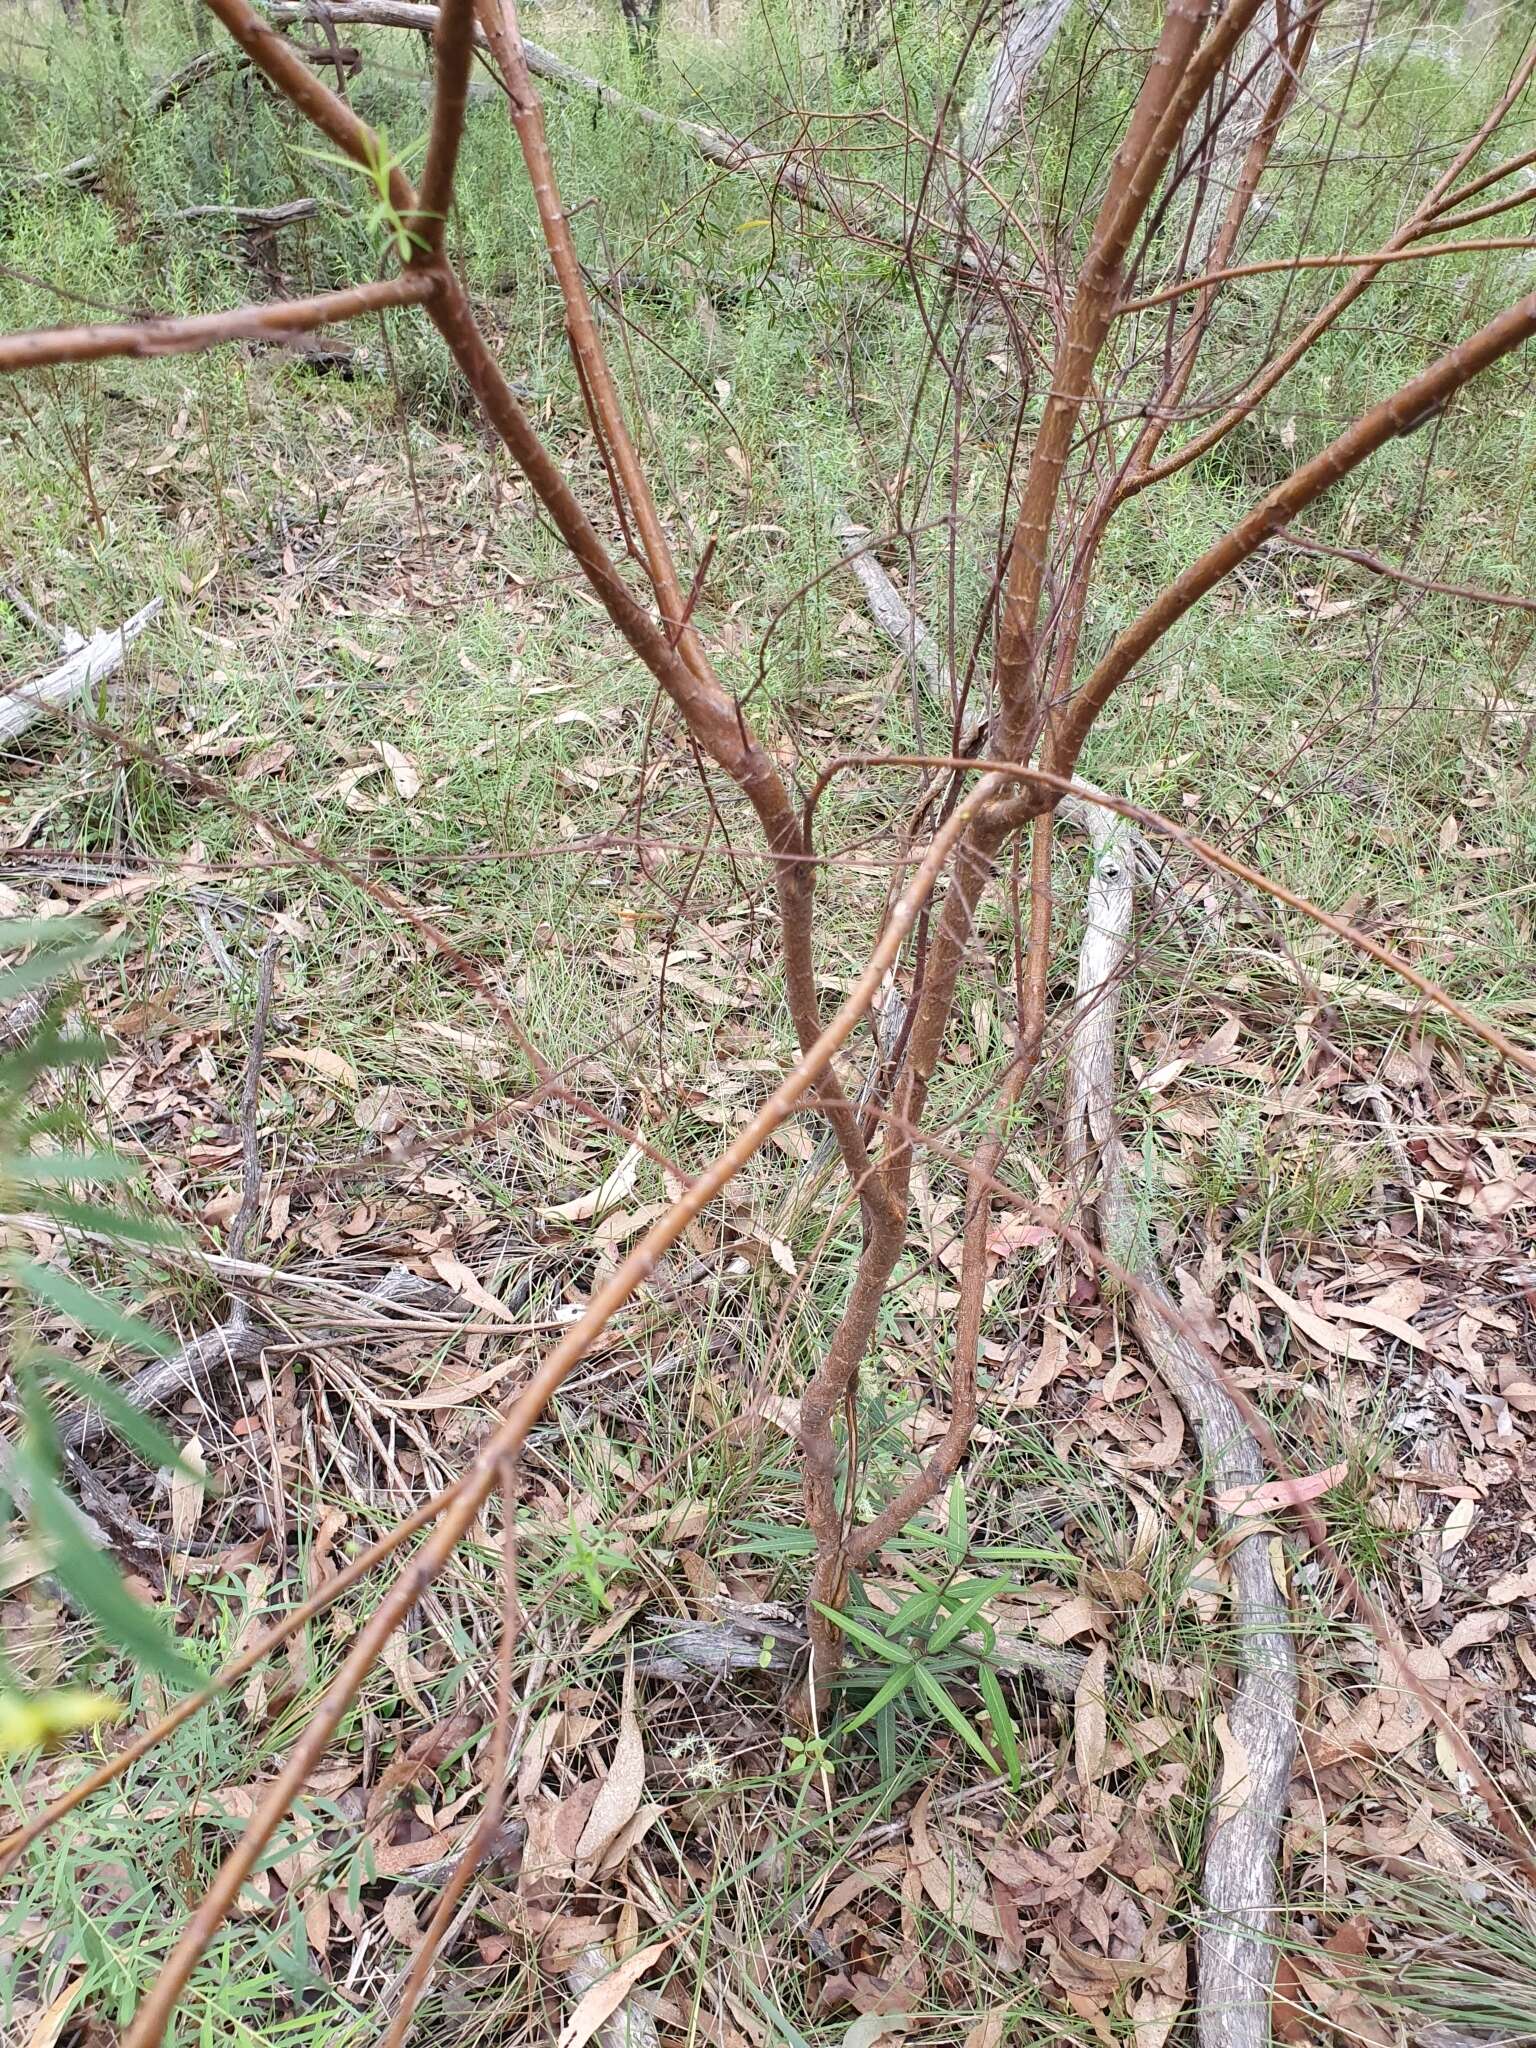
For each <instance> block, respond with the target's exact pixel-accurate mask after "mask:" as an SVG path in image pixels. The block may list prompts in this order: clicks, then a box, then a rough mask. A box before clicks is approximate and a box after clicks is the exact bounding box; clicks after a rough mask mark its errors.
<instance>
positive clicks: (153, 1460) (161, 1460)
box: [29, 1346, 206, 1484]
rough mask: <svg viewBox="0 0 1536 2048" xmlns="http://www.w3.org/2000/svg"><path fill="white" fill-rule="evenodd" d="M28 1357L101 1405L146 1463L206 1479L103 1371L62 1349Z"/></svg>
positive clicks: (36, 1350)
mask: <svg viewBox="0 0 1536 2048" xmlns="http://www.w3.org/2000/svg"><path fill="white" fill-rule="evenodd" d="M29 1357H30V1359H31V1360H33V1361H35V1362H36V1363H37V1364H38V1365H40V1366H44V1367H46V1369H47V1371H48V1372H49V1374H50V1375H51V1376H52V1378H54V1379H56V1380H59V1381H61V1382H62V1383H63V1385H65V1386H66V1387H68V1388H69V1390H70V1392H71V1393H72V1394H77V1395H78V1396H79V1397H80V1399H81V1400H82V1401H87V1402H89V1403H90V1405H91V1407H93V1408H98V1409H100V1411H101V1413H102V1415H103V1416H104V1417H105V1418H106V1420H107V1422H108V1423H109V1424H110V1425H111V1427H112V1429H113V1431H114V1433H115V1434H116V1435H118V1436H120V1437H121V1438H122V1439H123V1441H124V1442H125V1443H127V1444H131V1445H132V1447H133V1449H134V1450H136V1451H137V1452H138V1454H139V1456H140V1457H141V1458H142V1459H143V1460H144V1461H145V1463H146V1464H149V1465H159V1466H165V1467H168V1468H169V1469H170V1470H172V1471H175V1472H180V1473H181V1474H183V1476H184V1477H186V1478H188V1479H195V1480H197V1481H199V1483H202V1484H205V1483H206V1481H205V1480H204V1475H203V1474H202V1473H201V1472H200V1471H199V1470H198V1469H197V1467H196V1466H195V1465H189V1464H188V1463H187V1461H186V1460H185V1458H183V1457H182V1455H181V1453H180V1451H178V1450H177V1448H176V1446H175V1444H173V1443H172V1442H171V1439H170V1438H169V1437H168V1436H167V1435H166V1433H165V1431H164V1430H163V1429H162V1428H161V1427H160V1425H159V1424H158V1423H157V1422H152V1421H151V1420H150V1418H149V1417H148V1416H147V1415H146V1414H145V1413H144V1410H143V1409H142V1408H136V1407H135V1406H134V1404H133V1402H132V1401H130V1400H129V1399H128V1396H127V1395H126V1394H125V1393H124V1392H123V1390H122V1388H121V1387H119V1386H115V1385H114V1384H113V1382H112V1381H111V1380H108V1379H103V1378H102V1376H101V1374H100V1373H96V1372H91V1371H90V1370H89V1368H88V1367H86V1366H83V1365H81V1364H80V1362H79V1360H78V1359H74V1358H67V1357H66V1356H65V1355H64V1353H63V1352H62V1351H53V1350H50V1349H48V1348H46V1347H43V1346H38V1347H35V1348H34V1349H33V1350H32V1352H31V1353H30V1354H29Z"/></svg>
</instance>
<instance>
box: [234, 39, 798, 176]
mask: <svg viewBox="0 0 1536 2048" xmlns="http://www.w3.org/2000/svg"><path fill="white" fill-rule="evenodd" d="M324 11H325V15H326V17H327V18H328V19H330V20H331V21H334V22H340V23H343V24H345V25H346V26H347V27H349V28H351V27H357V28H404V29H415V30H416V31H417V32H418V33H419V34H431V32H432V31H433V30H434V29H435V28H436V27H437V17H438V9H437V8H436V7H435V6H430V5H426V4H424V0H336V4H335V5H334V6H332V5H327V6H326V8H325V10H324ZM268 14H269V19H270V20H272V21H274V22H276V23H278V24H279V26H281V25H284V24H287V23H291V22H301V21H314V20H317V19H318V18H319V15H318V11H317V10H316V9H315V8H314V7H313V6H311V5H309V4H307V0H280V4H279V5H277V6H275V7H273V8H271V9H269V10H268ZM474 33H475V43H476V45H477V47H479V48H480V49H488V48H489V44H488V43H487V41H486V36H485V31H484V30H483V29H482V28H481V27H479V25H478V24H477V25H476V28H475V32H474ZM522 45H523V55H524V57H525V59H526V60H527V64H528V69H529V70H530V71H531V72H532V73H533V75H534V77H535V78H542V79H543V80H544V82H545V84H546V85H553V86H558V87H559V88H560V90H561V91H562V92H574V93H580V94H582V95H583V96H584V97H586V98H589V99H594V100H596V101H597V102H598V104H599V105H600V106H604V107H608V108H610V109H611V110H612V111H613V112H614V113H616V114H623V115H625V116H626V117H627V118H628V119H630V120H632V121H639V122H640V123H641V124H642V125H643V126H644V127H647V128H654V129H655V130H657V132H658V133H660V134H663V135H673V136H676V137H677V139H678V140H679V141H681V142H686V143H687V144H688V145H689V147H690V148H692V149H695V150H697V151H698V153H699V155H700V156H701V157H703V158H704V160H705V162H706V163H712V164H715V165H717V166H718V167H719V168H720V169H721V170H722V171H733V172H738V173H741V172H753V173H757V174H759V175H761V176H762V177H764V178H766V179H768V180H769V181H770V182H771V183H774V184H781V185H783V186H785V187H786V188H787V189H788V190H789V191H791V192H792V193H793V194H794V196H795V197H796V198H797V199H802V200H804V201H805V202H806V204H807V205H809V206H815V207H820V206H822V204H823V201H822V199H821V197H820V195H819V194H818V192H817V190H816V184H815V180H814V179H813V178H812V177H811V175H810V174H809V172H807V171H806V170H805V169H804V168H803V167H802V166H801V165H799V164H797V163H795V162H794V161H793V159H792V158H790V157H787V156H784V155H781V154H780V153H779V152H778V151H777V150H772V149H761V148H759V147H758V145H757V144H756V143H752V142H746V141H744V140H743V139H742V138H741V137H740V136H738V135H732V134H730V133H729V132H728V131H727V130H725V129H724V128H711V127H709V126H708V125H707V124H706V123H705V122H703V121H690V120H689V119H688V118H687V117H686V115H683V114H663V113H662V112H660V111H659V109H657V108H656V107H648V106H647V105H646V104H645V102H644V101H643V100H636V99H631V98H630V96H629V94H628V93H625V92H620V91H619V89H618V87H617V86H613V85H608V84H606V83H605V82H604V81H603V80H602V79H601V78H594V77H592V75H591V74H590V72H586V71H581V70H578V68H577V67H576V66H575V65H574V64H567V63H566V61H565V59H564V58H563V57H557V56H556V55H555V53H554V51H553V50H546V49H545V48H543V46H542V45H541V44H539V43H531V42H529V41H528V39H527V37H526V36H525V37H523V38H522Z"/></svg>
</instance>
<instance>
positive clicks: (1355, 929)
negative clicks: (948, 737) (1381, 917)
mask: <svg viewBox="0 0 1536 2048" xmlns="http://www.w3.org/2000/svg"><path fill="white" fill-rule="evenodd" d="M850 768H950V769H958V770H963V771H965V772H967V773H972V774H992V775H1004V774H1006V775H1007V776H1008V777H1009V778H1010V779H1011V780H1012V781H1015V782H1023V783H1027V784H1029V786H1030V787H1029V791H1028V793H1027V794H1026V795H1024V796H1021V797H1017V798H1006V799H1003V800H1001V801H1000V802H998V803H997V804H995V805H993V806H992V808H991V811H990V813H989V814H987V815H986V817H985V818H984V820H983V821H982V823H983V829H988V830H1001V829H1004V828H1006V829H1008V830H1016V829H1017V828H1018V827H1019V826H1021V825H1024V824H1027V823H1028V822H1029V820H1030V819H1031V818H1034V817H1038V816H1039V814H1040V811H1041V809H1042V808H1043V807H1044V806H1046V805H1049V804H1051V803H1053V802H1054V801H1055V799H1056V798H1059V797H1064V796H1074V797H1077V798H1078V799H1079V800H1080V801H1081V802H1083V803H1087V804H1093V805H1095V806H1097V807H1098V808H1099V809H1102V810H1107V811H1113V812H1114V813H1115V814H1116V816H1117V817H1121V818H1125V819H1127V820H1128V821H1129V822H1130V823H1131V824H1133V825H1140V826H1141V827H1143V829H1144V830H1146V831H1148V832H1151V833H1154V834H1155V835H1156V836H1157V837H1158V838H1160V839H1171V840H1172V841H1173V843H1174V845H1175V846H1182V847H1184V848H1185V850H1186V851H1187V852H1189V853H1192V854H1194V855H1195V857H1196V858H1197V859H1198V860H1201V861H1204V862H1205V863H1206V865H1207V866H1209V867H1213V868H1217V869H1219V870H1220V871H1221V873H1222V874H1225V875H1231V876H1232V878H1233V879H1234V880H1235V881H1239V882H1242V883H1243V884H1244V885H1245V886H1246V887H1248V888H1250V889H1256V890H1257V891H1258V892H1259V893H1260V894H1261V895H1264V896H1270V897H1273V898H1274V900H1275V902H1277V903H1283V904H1284V905H1285V906H1286V908H1287V909H1288V910H1295V911H1298V912H1299V913H1300V914H1301V915H1302V916H1303V917H1305V918H1307V919H1309V920H1310V921H1311V922H1312V923H1313V924H1316V925H1321V926H1322V928H1323V930H1324V931H1330V932H1332V933H1333V934H1334V936H1335V938H1339V939H1342V940H1343V941H1344V942H1345V944H1346V945H1348V946H1352V947H1353V948H1354V949H1355V950H1356V952H1359V953H1364V954H1366V955H1367V957H1368V958H1370V959H1372V960H1374V961H1376V962H1377V963H1378V965H1380V966H1382V967H1386V968H1390V970H1391V971H1392V973H1393V974H1396V975H1398V976H1400V977H1401V979H1402V980H1404V981H1406V982H1407V983H1408V985H1409V987H1410V988H1414V989H1417V990H1418V992H1419V994H1420V995H1421V996H1423V998H1424V1000H1425V1001H1426V1002H1427V1003H1430V1004H1432V1005H1433V1006H1434V1007H1435V1008H1436V1009H1437V1010H1441V1011H1443V1012H1444V1013H1445V1015H1446V1016H1447V1017H1453V1018H1454V1019H1455V1020H1456V1022H1457V1023H1458V1024H1460V1025H1461V1026H1462V1028H1463V1029H1464V1030H1466V1031H1470V1032H1471V1034H1472V1036H1473V1037H1474V1038H1478V1039H1481V1040H1482V1042H1483V1044H1484V1045H1486V1046H1487V1047H1489V1049H1490V1050H1491V1051H1493V1052H1496V1053H1497V1054H1498V1055H1499V1057H1500V1058H1501V1059H1505V1060H1508V1061H1509V1062H1510V1064H1511V1065H1512V1066H1516V1067H1519V1068H1520V1069H1521V1071H1522V1072H1523V1073H1527V1074H1530V1075H1532V1076H1533V1077H1536V1052H1530V1051H1528V1050H1527V1049H1526V1048H1525V1047H1524V1046H1521V1045H1517V1044H1516V1043H1515V1041H1514V1040H1513V1039H1512V1038H1511V1037H1509V1035H1508V1034H1507V1033H1506V1032H1503V1031H1501V1030H1500V1029H1499V1027H1498V1026H1497V1025H1496V1024H1490V1023H1489V1022H1488V1020H1487V1018H1486V1017H1482V1016H1480V1015H1479V1014H1478V1013H1477V1011H1476V1010H1470V1009H1468V1008H1467V1006H1466V1004H1465V1003H1462V1002H1459V1001H1458V1000H1457V999H1456V997H1455V996H1453V995H1452V994H1451V993H1450V991H1449V990H1448V989H1444V988H1442V987H1441V986H1440V984H1439V983H1438V982H1434V981H1431V980H1430V979H1429V978H1428V976H1427V975H1424V974H1421V973H1420V972H1419V970H1418V968H1417V967H1415V966H1414V964H1413V962H1412V961H1411V960H1406V959H1404V957H1403V955H1402V954H1401V953H1395V952H1393V950H1392V948H1391V947H1390V946H1384V945H1382V943H1381V941H1380V940H1379V939H1373V938H1372V937H1371V935H1370V933H1369V932H1364V931H1361V929H1360V927H1359V926H1358V925H1353V924H1351V923H1350V922H1349V921H1348V919H1346V918H1342V917H1336V916H1335V915H1334V913H1333V912H1332V911H1331V910H1324V909H1323V907H1322V906H1321V904H1318V903H1314V902H1313V901H1312V900H1311V898H1310V897H1307V896H1302V895H1298V893H1297V892H1296V891H1295V890H1294V889H1288V888H1287V887H1286V885H1285V884H1284V883H1283V882H1277V881H1275V880H1274V879H1273V878H1272V877H1271V876H1269V875H1266V874H1262V873H1261V872H1260V871H1259V870H1258V869H1257V868H1253V867H1250V866H1249V865H1248V863H1247V862H1246V861H1242V860H1239V859H1238V858H1237V857H1236V855H1235V854H1230V853H1224V852H1223V851H1222V849H1221V848H1220V847H1219V846H1213V845H1212V844H1211V842H1210V840H1208V839H1202V838H1200V837H1199V836H1198V834H1196V833H1194V832H1191V831H1189V829H1188V828H1187V827H1186V826H1183V825H1179V824H1176V823H1175V822H1174V820H1173V819H1172V818H1165V817H1164V816H1163V815H1162V813H1161V812H1160V811H1149V810H1148V809H1147V807H1146V806H1145V805H1144V804H1136V803H1132V802H1131V801H1130V799H1129V798H1128V797H1121V796H1111V795H1110V794H1109V792H1108V791H1107V790H1102V789H1096V788H1095V787H1094V786H1093V784H1092V783H1089V782H1079V781H1076V780H1074V779H1073V778H1072V777H1071V776H1068V775H1063V774H1061V773H1059V772H1057V771H1055V770H1052V769H1049V768H1024V767H1020V766H1019V765H1018V764H1017V763H1013V762H1007V761H1003V760H1000V759H998V760H994V759H992V758H990V757H989V756H988V755H986V754H839V755H838V756H837V757H836V759H835V760H832V761H829V762H828V763H827V765H826V767H825V768H823V769H822V771H821V774H820V775H819V776H818V777H817V779H816V782H815V784H814V786H813V788H812V790H811V794H810V796H809V797H808V799H807V808H808V809H810V810H814V809H815V806H816V805H817V803H819V801H820V800H821V796H822V794H823V792H824V791H825V790H826V788H827V787H828V785H829V784H830V783H831V782H832V781H833V779H834V778H835V777H836V776H838V775H841V774H843V773H844V772H845V771H846V770H847V769H850Z"/></svg>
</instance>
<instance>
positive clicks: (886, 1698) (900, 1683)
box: [843, 1663, 917, 1735]
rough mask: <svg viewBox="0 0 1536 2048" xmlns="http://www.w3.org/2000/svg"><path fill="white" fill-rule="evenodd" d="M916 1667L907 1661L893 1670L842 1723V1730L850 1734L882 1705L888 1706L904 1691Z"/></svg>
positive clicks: (861, 1725) (871, 1718)
mask: <svg viewBox="0 0 1536 2048" xmlns="http://www.w3.org/2000/svg"><path fill="white" fill-rule="evenodd" d="M916 1668H917V1667H916V1666H915V1665H914V1664H911V1663H908V1664H907V1665H905V1666H904V1667H903V1668H902V1669H901V1670H900V1671H893V1672H892V1673H891V1675H890V1677H889V1678H888V1679H886V1681H885V1683H884V1684H883V1685H882V1686H881V1688H880V1690H879V1691H878V1692H877V1693H876V1694H875V1696H874V1698H873V1699H872V1700H870V1701H869V1703H868V1705H867V1706H863V1707H860V1709H859V1711H858V1712H857V1713H856V1714H855V1715H854V1717H853V1719H852V1720H851V1721H845V1722H844V1723H843V1732H844V1733H845V1734H847V1735H851V1734H852V1733H853V1731H854V1729H855V1728H862V1727H863V1726H864V1723H865V1722H866V1721H872V1720H873V1719H874V1717H875V1715H876V1714H878V1713H879V1712H880V1710H881V1708H882V1707H888V1706H889V1705H890V1703H891V1701H892V1700H894V1699H896V1698H897V1697H898V1695H899V1694H901V1693H904V1692H905V1691H906V1689H907V1687H908V1686H909V1685H910V1684H911V1683H912V1674H913V1672H914V1671H915V1670H916Z"/></svg>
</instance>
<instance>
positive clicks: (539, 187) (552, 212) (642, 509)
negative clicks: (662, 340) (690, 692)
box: [478, 0, 713, 681]
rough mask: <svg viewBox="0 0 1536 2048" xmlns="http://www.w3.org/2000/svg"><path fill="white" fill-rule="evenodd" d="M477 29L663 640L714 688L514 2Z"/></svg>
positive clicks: (485, 4) (490, 9)
mask: <svg viewBox="0 0 1536 2048" xmlns="http://www.w3.org/2000/svg"><path fill="white" fill-rule="evenodd" d="M478 13H479V17H480V28H481V33H482V34H483V36H484V38H485V41H486V43H487V45H488V46H489V49H490V52H491V56H492V58H493V59H494V60H495V64H496V68H497V70H498V71H499V72H500V73H501V78H502V83H503V84H504V85H505V87H506V91H507V103H508V107H509V110H510V112H511V116H512V126H513V128H514V130H515V131H516V134H517V140H518V146H519V148H520V149H521V150H522V153H523V162H524V164H525V165H526V167H527V171H528V182H529V184H530V185H531V186H532V188H533V196H534V202H535V204H536V205H537V207H538V210H539V223H540V225H541V226H542V228H543V230H544V242H545V246H546V247H547V248H548V250H549V256H550V261H551V263H552V264H553V265H554V271H555V279H556V282H557V283H558V284H559V287H560V296H561V298H562V299H563V300H564V302H565V322H566V336H567V339H568V341H569V343H570V348H571V354H572V355H573V356H574V358H575V359H576V363H577V366H578V368H579V370H580V372H581V377H582V386H583V389H584V390H585V391H586V392H587V393H588V394H589V395H590V399H591V403H592V408H593V411H594V413H595V415H596V417H595V419H594V421H593V425H594V427H595V429H596V431H597V432H598V433H599V434H601V435H602V436H603V438H604V439H605V441H606V442H607V445H608V447H609V449H610V450H611V451H612V455H613V461H614V466H615V468H616V469H617V470H618V473H619V481H620V483H621V484H622V486H623V489H624V495H625V497H626V499H627V500H628V502H629V508H630V511H631V512H632V513H633V515H634V520H635V524H636V526H637V527H638V528H639V530H640V545H641V548H642V550H643V552H644V555H645V565H646V568H647V570H648V571H649V572H650V578H651V583H652V586H653V588H654V589H655V592H656V602H657V605H658V607H659V609H660V611H661V616H662V621H663V623H664V625H665V626H666V628H667V633H668V638H669V639H670V640H671V642H672V644H673V646H674V647H675V648H676V649H677V651H678V652H679V653H680V654H681V655H682V657H683V659H684V661H686V662H687V664H688V666H689V668H690V669H692V670H693V672H694V674H695V675H696V676H698V677H699V678H700V679H701V680H709V681H713V674H712V671H711V670H710V666H709V659H708V656H707V655H706V654H705V652H704V648H703V644H702V642H701V641H700V639H699V636H698V634H697V632H696V631H695V630H694V628H693V627H692V626H691V625H690V624H689V623H688V609H689V607H688V606H687V604H686V603H685V602H684V598H683V593H682V589H681V586H680V584H679V582H678V575H677V567H676V564H675V563H674V561H673V558H672V549H671V545H670V543H669V542H668V540H667V536H666V532H665V530H664V528H663V527H662V524H661V519H660V516H659V515H658V513H657V510H656V501H655V499H654V498H653V497H652V495H651V487H650V484H649V482H648V480H647V478H646V475H645V471H644V470H643V469H642V467H641V465H640V458H639V456H638V454H637V453H636V451H635V443H634V438H633V436H632V435H631V433H630V431H629V421H628V420H627V418H626V417H625V413H624V406H623V402H622V400H621V399H620V397H619V393H618V388H617V386H616V385H615V383H614V381H613V373H612V371H611V369H610V367H609V363H608V353H607V350H606V349H605V348H604V347H603V343H602V337H601V335H600V334H599V333H598V330H597V322H596V321H595V320H594V319H593V317H592V305H591V301H590V300H589V299H588V297H587V287H586V281H585V279H584V278H583V276H582V270H581V259H580V257H579V256H578V255H577V253H576V244H575V242H574V240H573V239H572V236H571V227H570V222H569V220H568V219H567V218H566V212H565V205H564V202H563V200H562V199H561V196H560V186H559V181H558V179H557V178H556V175H555V166H554V160H553V158H552V157H551V155H550V150H549V138H548V136H547V134H546V133H545V128H544V107H543V102H542V101H541V100H540V98H539V95H538V91H537V88H536V87H535V85H534V83H533V76H532V73H531V72H530V70H529V67H528V60H527V57H526V55H525V53H524V48H523V37H522V30H521V27H520V26H519V23H518V18H517V10H516V6H515V5H514V0H478Z"/></svg>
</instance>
